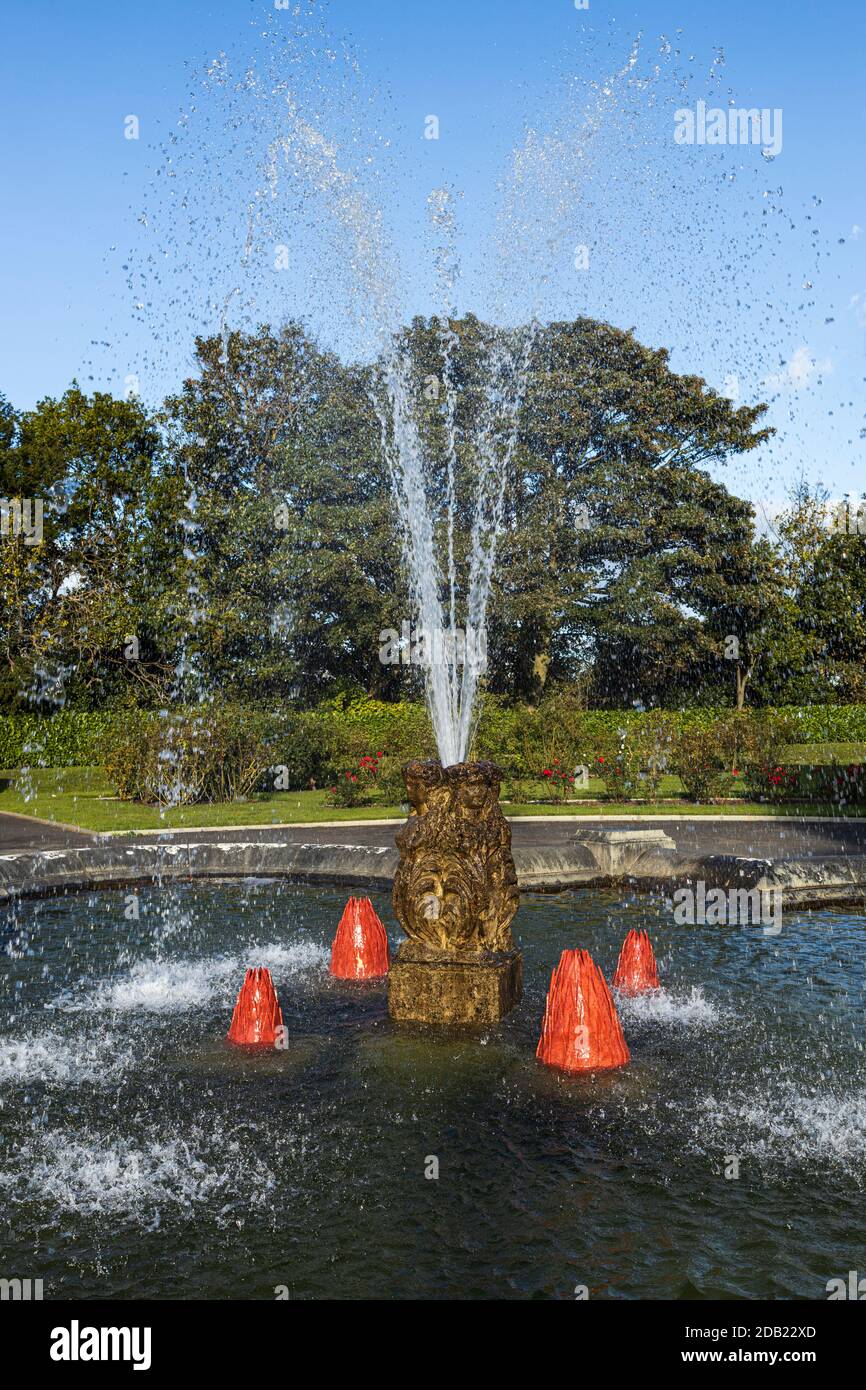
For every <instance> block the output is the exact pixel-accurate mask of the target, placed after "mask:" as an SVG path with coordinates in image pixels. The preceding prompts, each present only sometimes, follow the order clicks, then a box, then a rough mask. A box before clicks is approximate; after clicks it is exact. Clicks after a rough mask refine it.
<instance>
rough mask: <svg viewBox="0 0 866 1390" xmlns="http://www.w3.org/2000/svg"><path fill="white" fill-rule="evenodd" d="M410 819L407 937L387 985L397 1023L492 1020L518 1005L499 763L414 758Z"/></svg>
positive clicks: (402, 880)
mask: <svg viewBox="0 0 866 1390" xmlns="http://www.w3.org/2000/svg"><path fill="white" fill-rule="evenodd" d="M403 775H404V778H405V781H406V793H407V797H408V801H409V806H410V814H409V819H408V821H407V822H406V825H405V826H404V827H403V828H402V829H401V830H400V832H399V833H398V835H397V837H396V840H397V848H398V849H399V851H400V864H399V866H398V869H397V873H396V875H395V878H394V898H393V901H394V911H395V913H396V915H397V919H398V921H399V922H400V925H401V926H402V927H403V930H404V931H405V933H406V936H407V937H408V940H407V941H406V942H404V943H403V945H402V946H401V947H400V951H399V953H398V957H397V960H396V961H395V963H394V965H393V966H392V969H391V975H390V978H389V1010H390V1012H391V1015H392V1017H395V1018H411V1019H414V1020H416V1021H421V1022H470V1021H483V1022H490V1021H494V1020H495V1019H498V1018H500V1017H502V1015H503V1014H504V1013H506V1012H508V1010H509V1009H510V1008H512V1007H513V1006H514V1004H515V1003H517V1001H518V999H519V998H520V993H521V987H522V964H521V958H520V954H519V952H516V951H515V950H514V949H513V943H512V938H511V921H512V918H513V917H514V914H515V912H516V911H517V907H518V901H519V893H518V888H517V874H516V872H515V868H514V860H513V858H512V855H511V830H510V829H509V826H508V823H507V821H506V820H505V817H504V816H503V814H502V812H501V810H500V808H499V786H500V781H501V774H500V772H499V769H498V768H497V767H496V766H495V764H494V763H489V762H479V763H457V764H455V765H454V766H453V767H445V768H443V767H442V766H441V764H440V763H437V762H422V761H420V760H415V761H413V762H410V763H407V764H406V767H405V768H404V769H403Z"/></svg>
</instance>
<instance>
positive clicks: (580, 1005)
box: [535, 951, 631, 1071]
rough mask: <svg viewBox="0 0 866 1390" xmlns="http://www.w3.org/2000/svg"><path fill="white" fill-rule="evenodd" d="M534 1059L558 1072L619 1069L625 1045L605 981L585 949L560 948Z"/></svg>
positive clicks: (611, 996) (623, 1059) (611, 997)
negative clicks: (560, 951)
mask: <svg viewBox="0 0 866 1390" xmlns="http://www.w3.org/2000/svg"><path fill="white" fill-rule="evenodd" d="M535 1055H536V1057H538V1058H539V1059H540V1060H541V1061H542V1062H546V1063H547V1065H548V1066H549V1067H559V1068H560V1069H561V1070H562V1071H594V1070H596V1069H600V1068H602V1067H621V1066H622V1065H623V1063H624V1062H627V1061H628V1059H629V1056H630V1055H631V1054H630V1053H629V1050H628V1047H627V1045H626V1041H625V1038H624V1037H623V1032H622V1027H621V1025H620V1021H619V1014H618V1013H617V1011H616V1005H615V1004H614V1002H613V995H612V994H611V992H610V990H609V989H608V987H607V981H606V980H605V978H604V976H603V975H602V973H601V971H600V970H599V968H598V966H597V965H596V963H595V961H594V960H593V958H592V956H591V955H590V954H589V952H588V951H563V953H562V955H561V956H560V958H559V965H558V966H557V967H556V969H555V970H554V972H553V974H552V975H551V977H550V989H549V990H548V992H547V1003H546V1005H545V1008H544V1022H543V1023H542V1025H541V1038H540V1040H539V1043H538V1050H537V1051H536V1054H535Z"/></svg>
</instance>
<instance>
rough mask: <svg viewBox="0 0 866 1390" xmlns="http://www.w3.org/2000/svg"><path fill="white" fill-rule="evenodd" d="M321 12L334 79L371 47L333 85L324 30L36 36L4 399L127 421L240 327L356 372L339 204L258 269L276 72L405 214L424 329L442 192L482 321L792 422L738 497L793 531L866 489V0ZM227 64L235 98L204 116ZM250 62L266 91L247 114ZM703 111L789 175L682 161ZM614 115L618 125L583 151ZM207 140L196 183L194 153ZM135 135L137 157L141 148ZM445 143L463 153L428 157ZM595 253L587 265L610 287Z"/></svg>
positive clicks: (6, 47)
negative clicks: (630, 73)
mask: <svg viewBox="0 0 866 1390" xmlns="http://www.w3.org/2000/svg"><path fill="white" fill-rule="evenodd" d="M301 2H302V8H306V7H307V4H308V0H301ZM292 8H293V9H294V6H293V7H292ZM316 8H321V10H322V14H323V15H324V18H323V19H322V21H321V23H322V24H323V25H324V27H325V30H326V31H327V32H328V33H329V34H330V36H331V40H332V43H333V49H334V51H335V52H337V53H338V54H341V52H342V50H340V47H339V41H340V40H342V39H343V38H346V37H347V38H348V39H349V40H350V41H351V44H352V51H353V53H354V55H355V56H356V57H357V61H358V65H359V69H360V72H361V76H357V75H356V74H354V73H353V72H352V71H351V69H350V68H349V67H347V65H346V63H345V61H344V59H343V57H342V56H338V57H337V58H336V59H330V58H328V56H327V52H326V50H327V48H328V47H329V44H328V43H327V42H324V41H321V42H320V39H319V37H318V36H317V35H318V24H319V21H318V20H317V18H316V17H315V15H314V16H312V17H311V18H309V17H308V18H307V19H306V20H304V21H300V20H299V19H298V17H297V16H296V15H293V14H292V13H291V12H287V11H278V10H276V9H275V8H274V7H273V6H272V5H268V4H265V3H233V4H229V3H212V4H200V3H197V2H196V0H185V3H184V4H183V5H176V4H168V3H165V0H151V3H148V4H147V5H132V6H126V5H116V4H107V3H99V0H97V2H96V3H88V4H87V5H85V6H83V7H71V6H66V5H61V4H47V5H44V6H40V7H34V8H27V7H23V6H19V7H16V8H15V9H14V10H12V9H7V13H6V15H5V17H4V22H3V27H4V43H3V46H2V47H3V55H2V59H0V65H2V66H0V79H2V81H0V92H2V98H0V100H2V103H3V107H4V111H3V129H4V133H5V139H4V142H3V155H2V158H3V162H4V168H3V185H4V188H5V190H6V195H7V196H6V199H5V200H4V201H5V209H4V217H3V219H2V226H0V305H2V309H3V321H4V326H5V332H4V334H3V337H2V344H0V391H2V392H3V393H4V394H5V395H6V396H7V397H8V398H9V399H10V400H11V401H12V402H13V404H15V405H16V406H18V407H22V408H23V407H29V406H32V405H33V404H34V403H35V401H36V400H37V399H39V398H40V397H41V396H43V395H56V394H59V393H61V392H62V391H63V390H64V389H65V387H66V386H67V385H68V384H69V382H70V381H71V379H72V378H73V377H77V378H78V379H79V381H80V382H81V383H82V384H83V385H85V386H87V387H88V389H92V388H93V387H96V386H98V387H101V388H108V389H112V390H114V391H116V392H118V393H122V391H123V390H124V389H125V388H124V382H125V381H127V379H128V378H129V377H130V375H133V376H135V378H136V379H137V380H139V381H140V387H141V393H142V395H143V397H144V398H145V399H146V400H149V401H151V402H152V403H155V402H156V401H157V400H158V399H159V398H160V396H161V394H162V393H163V392H164V391H165V390H167V389H169V388H170V387H171V386H173V385H175V384H177V383H179V381H180V380H181V378H182V376H183V374H184V373H185V372H187V371H188V369H189V363H190V346H191V341H192V333H193V332H194V331H196V330H199V331H214V329H215V328H217V327H218V326H219V323H220V322H221V320H225V322H226V323H227V324H228V325H229V326H235V325H236V324H237V325H239V326H247V325H248V324H249V323H250V322H252V321H253V320H254V319H255V318H267V319H269V320H270V321H272V322H276V321H277V320H278V319H279V318H280V317H281V316H286V315H289V314H300V315H302V316H303V317H304V318H305V319H306V320H307V322H308V323H309V326H310V327H311V328H312V329H313V330H314V331H315V332H316V333H317V334H319V336H320V337H321V338H322V339H323V340H324V341H326V342H328V343H332V344H333V345H334V346H336V347H338V348H341V349H342V350H344V351H347V352H350V351H354V350H356V349H359V343H360V340H359V339H358V337H357V334H356V333H355V332H354V331H353V330H350V329H349V328H348V327H347V324H348V323H349V319H350V317H351V313H350V308H349V297H350V288H351V283H350V282H351V278H352V276H351V272H350V270H349V269H348V268H347V264H346V261H347V257H348V252H347V251H346V250H345V248H343V249H341V241H340V236H339V235H337V234H335V233H333V229H331V230H326V229H325V227H324V222H325V221H326V220H327V212H326V209H324V208H323V207H322V206H321V205H319V204H316V202H315V200H313V201H312V203H311V202H310V201H309V200H307V201H306V202H304V200H303V199H302V200H301V202H300V203H299V201H298V194H297V189H289V188H288V184H287V182H286V180H285V179H283V182H282V184H281V187H280V191H279V197H278V198H277V199H276V200H273V201H272V202H271V201H268V200H264V201H263V202H262V203H261V204H260V205H257V206H261V207H262V208H264V207H265V203H266V202H267V210H266V218H265V220H263V221H261V222H257V224H256V237H257V239H258V240H257V244H256V245H255V247H254V249H253V253H252V255H249V254H246V256H245V255H244V248H243V229H244V226H245V225H248V217H247V213H246V211H245V209H246V207H247V205H248V202H249V198H250V196H251V190H253V189H254V188H257V189H259V190H261V187H262V176H261V170H260V169H257V168H256V167H255V166H256V164H257V161H258V160H259V155H261V159H262V160H263V158H264V145H266V143H267V140H266V137H267V136H268V134H270V135H272V134H273V133H274V131H275V130H276V129H277V126H278V122H279V109H280V108H279V104H278V102H276V99H275V101H274V102H271V103H270V105H269V104H268V102H267V101H264V102H263V101H262V95H263V93H264V92H265V88H266V86H267V84H266V83H264V82H263V81H262V80H261V78H262V75H263V74H264V71H265V68H266V66H267V63H268V62H269V61H270V62H272V63H274V64H275V70H276V71H277V73H278V75H279V76H280V77H282V78H283V79H285V80H286V82H288V83H289V85H290V86H293V85H294V84H295V83H297V86H298V90H299V92H300V94H301V98H302V100H301V107H302V110H303V112H304V114H305V119H309V120H311V121H312V122H313V123H314V124H315V125H316V126H317V128H319V129H321V131H322V133H323V134H324V135H325V136H326V137H327V138H329V139H332V140H333V142H334V146H335V148H336V151H337V156H338V158H339V161H340V167H341V168H351V169H352V170H353V172H354V173H356V174H357V177H358V180H359V185H358V186H359V187H363V189H364V190H365V192H367V193H368V194H369V196H370V198H371V199H372V202H373V204H374V205H375V206H377V207H379V208H380V209H381V212H382V222H383V226H384V227H385V229H386V232H387V238H388V249H387V257H388V259H389V262H390V260H391V259H392V258H393V261H394V263H395V264H396V263H398V262H399V265H400V267H401V269H400V271H399V272H396V273H395V274H396V278H397V281H398V284H399V287H400V292H399V297H400V306H401V309H403V310H405V312H408V313H411V312H429V311H430V310H431V309H432V308H433V307H435V303H436V300H435V297H434V290H433V282H432V275H431V270H430V266H431V257H430V237H429V232H428V230H427V224H426V220H425V202H426V198H427V195H428V194H429V193H430V191H431V190H432V189H434V188H436V187H439V186H441V185H443V184H445V185H448V186H450V187H452V188H453V189H454V190H456V191H457V192H458V193H459V195H460V196H459V198H458V199H457V221H458V228H459V233H458V251H459V255H460V260H461V263H462V268H463V276H462V281H461V284H460V286H459V287H458V291H457V303H458V308H459V309H461V310H463V309H474V310H476V311H478V312H480V313H485V312H486V313H493V312H496V311H497V308H498V307H500V306H501V307H502V308H503V311H504V312H505V313H506V314H511V315H513V316H515V317H520V315H521V313H522V312H523V311H525V310H528V309H530V308H533V307H534V308H536V309H537V310H539V311H540V312H541V313H542V314H543V315H555V316H557V317H562V318H567V317H572V316H574V315H576V314H578V313H582V312H587V313H592V314H597V315H599V316H604V317H609V318H610V319H611V320H612V321H613V322H615V323H618V324H619V325H620V326H623V327H631V326H633V327H635V329H636V330H637V332H638V334H639V336H640V337H641V338H642V339H643V340H644V341H646V342H648V343H652V344H654V345H655V344H658V345H661V344H664V345H666V346H669V347H670V348H671V350H672V354H673V365H674V366H675V368H676V369H677V370H681V371H696V372H699V373H701V374H703V375H705V376H706V377H707V379H708V380H709V381H710V382H711V384H713V385H714V386H716V387H719V388H722V387H723V386H725V384H726V383H727V386H728V389H729V390H731V391H736V392H737V394H738V399H741V400H751V399H757V398H767V397H768V396H769V397H771V398H772V401H773V404H772V411H771V419H772V422H773V423H774V424H775V425H776V426H777V427H778V429H779V436H778V438H777V440H776V441H775V442H774V444H773V445H772V447H771V448H769V449H767V450H765V451H763V452H762V456H761V457H760V458H756V457H755V456H750V458H749V459H748V461H743V462H742V463H735V464H732V465H731V466H730V467H729V468H728V470H727V472H726V473H724V474H723V475H722V476H725V477H726V479H727V481H728V482H729V484H730V486H731V487H732V488H733V489H734V490H735V491H738V492H740V493H741V494H743V495H748V496H751V497H752V498H753V499H754V500H755V501H756V502H757V503H758V504H759V505H760V506H761V507H763V508H764V509H765V510H769V511H772V510H773V509H774V507H775V506H776V505H777V504H778V503H779V502H780V501H781V500H782V499H783V497H784V494H785V491H786V489H787V488H788V487H789V486H790V485H791V484H792V483H793V482H794V481H795V480H796V479H797V478H798V477H799V476H801V475H803V476H805V477H807V478H808V479H810V480H811V481H813V482H817V481H823V482H824V483H825V484H826V485H827V486H828V487H829V488H830V490H831V492H832V493H833V495H839V494H840V493H842V492H845V491H848V490H851V491H856V492H859V491H860V490H861V489H862V488H863V486H864V472H866V470H864V467H863V455H864V449H866V440H864V439H863V438H862V437H861V434H862V431H863V427H864V423H866V421H864V400H866V395H864V379H866V254H864V252H866V185H864V179H863V159H862V150H863V148H864V147H866V116H864V103H863V99H862V91H863V55H864V52H866V43H864V40H866V7H864V6H863V4H862V0H856V3H855V0H829V3H826V4H824V5H823V6H821V7H820V9H815V7H812V6H804V5H794V4H791V3H790V0H788V3H781V2H780V0H771V3H766V4H763V5H760V6H758V5H755V4H754V3H745V0H729V3H726V4H725V5H719V6H710V5H701V6H700V7H698V6H696V5H694V4H693V3H688V4H687V3H685V0H681V3H676V4H674V3H668V0H664V2H663V3H658V4H654V3H642V4H634V3H632V4H623V3H619V0H609V3H601V0H590V6H589V9H588V10H586V11H579V10H577V9H576V8H575V6H574V3H573V0H531V3H530V0H526V3H516V2H515V0H473V3H472V4H467V3H466V2H465V0H436V3H435V4H429V5H428V4H424V3H418V4H411V5H410V4H407V3H406V0H401V3H397V0H364V3H363V4H360V3H358V0H333V3H332V4H330V5H329V6H327V7H316ZM299 24H301V26H302V28H305V30H306V33H307V39H306V40H301V41H300V42H299V43H296V45H295V47H294V49H293V50H291V52H292V53H293V54H294V60H291V59H290V58H287V56H286V53H287V50H285V49H284V48H282V47H281V43H282V38H281V26H283V27H284V29H285V30H286V31H287V32H288V31H290V30H291V29H292V26H295V30H297V27H298V25H299ZM678 31H681V32H678ZM639 32H641V33H642V35H643V37H642V40H641V47H640V57H639V60H638V64H637V68H636V69H635V72H636V75H637V77H638V79H639V81H638V83H637V85H636V86H635V87H634V88H629V89H628V90H626V88H625V86H623V87H621V88H620V89H618V90H617V91H616V92H615V93H614V95H613V96H612V97H611V98H610V99H609V100H608V98H606V97H605V96H604V94H603V93H601V94H600V93H599V92H598V91H595V92H593V90H592V88H591V87H590V86H589V83H591V82H592V81H593V80H596V81H598V82H599V83H602V84H603V83H604V80H605V79H606V78H607V77H608V76H609V74H610V73H613V72H615V71H616V70H618V69H620V68H621V67H622V66H623V65H624V64H625V63H626V61H627V60H628V56H629V52H630V48H631V44H632V41H633V40H634V38H635V36H636V35H637V34H638V33H639ZM268 34H270V37H267V35H268ZM662 36H665V38H666V39H667V41H668V44H669V50H670V51H667V52H666V51H665V48H664V44H663V42H662ZM305 44H306V47H307V48H308V49H309V53H307V54H306V55H305V53H304V47H305ZM719 49H721V50H723V53H724V62H723V64H720V63H719V61H718V57H717V54H718V50H719ZM677 50H678V55H677ZM221 53H224V54H226V55H227V58H226V62H227V65H228V67H227V71H228V73H229V76H228V77H227V78H225V79H222V80H220V81H219V82H218V83H217V88H218V90H217V91H214V86H213V83H211V84H210V86H209V87H207V88H203V87H202V85H201V76H202V74H203V73H204V72H205V70H206V69H207V67H208V64H211V63H213V61H214V59H215V58H217V55H219V54H221ZM250 63H252V64H253V65H254V67H255V68H256V70H257V72H258V73H259V83H258V86H257V87H256V93H255V94H254V95H251V93H250V92H249V91H243V92H242V93H241V94H240V95H239V96H236V95H235V96H233V95H232V89H233V86H234V83H235V81H236V80H237V77H238V75H239V74H242V73H243V71H244V69H245V68H246V66H247V65H248V64H250ZM656 67H658V68H659V73H658V75H656V77H655V78H653V69H654V68H656ZM323 74H324V76H322V75H323ZM329 74H333V80H331V77H330V76H329ZM642 84H643V85H642ZM701 97H704V98H705V99H706V100H707V101H708V102H709V103H710V104H712V103H713V102H718V103H720V104H722V105H723V106H727V105H728V104H729V103H730V102H732V103H734V104H735V105H737V106H742V107H753V106H754V107H757V108H768V109H771V110H772V109H775V108H781V110H782V113H783V144H782V149H781V152H780V153H779V154H778V155H777V157H776V158H775V159H773V160H772V161H767V160H764V159H763V158H762V155H761V151H760V149H759V148H757V147H752V146H750V147H746V148H742V147H727V148H724V149H711V148H709V147H707V146H704V147H701V148H698V147H696V146H695V147H690V148H688V147H678V146H676V145H675V144H674V142H673V112H674V109H675V108H676V107H678V106H680V105H681V106H684V107H688V108H692V107H694V105H695V103H696V101H697V100H698V99H700V98H701ZM282 100H283V97H282V95H280V97H279V101H282ZM191 106H195V110H194V111H190V107H191ZM586 109H590V110H591V111H593V112H595V113H596V114H597V116H598V120H597V127H596V128H595V129H594V131H593V133H592V136H591V138H590V139H589V140H587V141H586V147H585V148H584V134H585V131H584V126H583V123H582V121H583V117H582V112H583V111H584V110H586ZM183 110H186V111H187V119H186V123H185V124H184V126H183V127H182V128H181V130H180V143H179V145H177V146H175V147H172V149H171V151H170V153H171V157H172V160H173V161H174V162H173V165H172V166H168V165H167V164H166V145H165V142H166V141H167V140H168V139H169V137H170V136H171V134H172V132H175V134H177V133H178V117H179V115H180V113H181V111H183ZM129 114H135V115H137V116H138V118H139V121H140V126H141V130H140V138H139V139H138V140H127V139H125V138H124V118H125V117H126V116H127V115H129ZM430 114H436V115H437V116H438V119H439V126H440V128H439V138H438V140H435V141H434V140H425V139H424V136H423V132H424V126H425V118H426V117H427V116H428V115H430ZM232 122H233V124H232ZM527 130H531V131H532V132H534V144H532V148H533V149H534V150H535V152H536V154H537V155H539V157H540V162H539V168H538V170H536V171H535V172H531V176H530V179H529V182H528V184H527V185H526V189H525V200H524V203H523V204H522V205H521V208H520V209H519V210H518V213H517V215H516V218H515V216H514V215H512V220H511V224H510V229H509V224H508V223H507V222H506V223H505V224H504V225H505V227H506V232H507V233H508V236H507V240H509V239H510V252H511V255H510V257H509V254H508V247H506V256H505V258H504V259H503V257H502V256H501V255H499V254H498V252H497V251H496V250H495V249H494V237H495V232H496V227H497V225H498V224H497V223H496V218H495V209H496V208H497V206H498V205H499V204H500V203H501V183H502V180H503V177H504V176H505V175H506V173H507V170H508V167H509V161H510V158H511V152H512V151H513V149H514V148H515V145H518V146H519V145H521V143H523V142H525V140H526V132H527ZM578 151H579V155H580V158H579V160H578V159H576V158H574V156H575V154H576V152H578ZM368 161H369V162H368ZM169 167H171V168H172V169H176V170H178V172H180V171H185V173H181V177H188V178H191V179H193V180H194V192H193V194H192V198H191V203H190V206H191V211H189V209H188V211H187V216H188V217H189V218H190V221H189V223H188V225H187V226H186V227H185V229H184V230H183V233H182V232H181V229H180V226H179V224H178V223H177V222H176V221H175V220H174V218H173V213H172V204H171V202H170V200H169V199H168V198H167V196H166V188H167V187H168V185H167V183H166V173H167V170H168V169H169ZM197 170H198V171H200V172H201V177H200V178H199V176H198V174H197V172H196V171H197ZM281 178H283V176H282V175H281ZM280 219H282V220H280ZM516 224H519V228H520V230H521V234H522V235H521V237H520V238H518V237H516V236H514V237H512V236H511V233H513V232H514V230H515V225H516ZM554 224H556V230H555V231H554ZM280 227H281V228H282V229H283V230H282V231H280V230H279V228H280ZM858 228H863V229H864V231H863V232H862V233H860V232H858V230H857V229H858ZM275 229H276V230H275ZM274 236H281V237H283V238H284V241H285V244H286V245H287V246H288V248H289V250H290V261H291V266H290V270H289V272H288V274H286V275H283V276H282V277H280V276H277V275H275V274H273V273H272V272H273V265H272V259H273V244H272V243H273V239H274ZM578 244H585V245H587V247H588V250H589V265H588V267H587V269H586V270H584V271H582V272H578V271H576V269H575V265H574V261H573V257H574V250H575V247H576V246H577V245H578ZM248 252H249V248H247V253H248ZM257 257H258V260H257V259H256V258H257ZM499 282H501V284H502V287H503V293H502V295H501V296H500V298H499V299H497V298H496V296H495V294H494V287H495V284H496V283H499ZM136 306H140V307H136Z"/></svg>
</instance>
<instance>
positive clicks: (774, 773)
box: [731, 713, 796, 801]
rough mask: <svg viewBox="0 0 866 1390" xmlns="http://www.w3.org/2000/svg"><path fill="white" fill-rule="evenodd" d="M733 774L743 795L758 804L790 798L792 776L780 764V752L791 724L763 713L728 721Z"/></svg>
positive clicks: (782, 760) (782, 764) (782, 763)
mask: <svg viewBox="0 0 866 1390" xmlns="http://www.w3.org/2000/svg"><path fill="white" fill-rule="evenodd" d="M731 728H732V731H733V739H734V748H735V754H734V756H735V759H736V762H737V764H738V766H737V769H736V771H737V772H738V773H741V775H742V777H743V783H744V786H745V788H746V791H747V793H748V794H749V795H750V796H753V797H756V798H757V799H758V800H760V801H766V800H768V799H770V800H774V801H777V800H781V799H782V798H783V797H785V796H787V795H790V793H791V791H792V789H793V786H794V783H795V780H796V777H795V774H794V773H793V771H792V770H791V769H788V768H786V767H785V765H784V758H783V750H784V748H785V745H786V744H787V743H790V742H791V734H792V729H791V721H790V720H789V719H787V718H784V717H780V716H778V715H773V714H771V713H764V714H762V715H759V716H752V717H751V718H750V717H747V716H744V715H735V716H734V717H733V718H732V720H731Z"/></svg>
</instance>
